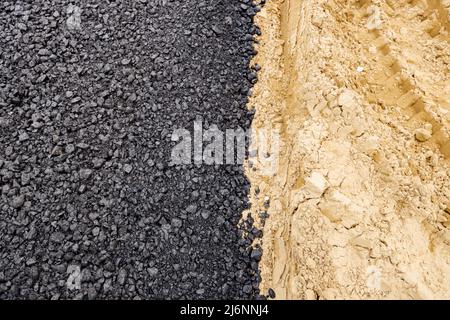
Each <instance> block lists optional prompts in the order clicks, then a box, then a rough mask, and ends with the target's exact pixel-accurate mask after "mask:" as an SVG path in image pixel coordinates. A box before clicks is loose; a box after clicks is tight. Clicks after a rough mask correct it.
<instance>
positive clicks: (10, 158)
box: [0, 0, 261, 299]
mask: <svg viewBox="0 0 450 320" xmlns="http://www.w3.org/2000/svg"><path fill="white" fill-rule="evenodd" d="M69 4H71V5H73V6H71V8H69ZM78 8H79V9H80V11H78ZM256 10H257V7H256V6H255V5H253V4H252V3H251V0H120V1H119V0H86V1H80V0H79V1H69V0H52V1H50V0H37V1H36V0H22V1H19V0H17V1H8V0H6V1H5V0H2V1H0V188H1V190H0V194H1V196H0V299H17V298H19V299H50V298H52V299H58V298H59V299H66V298H69V299H71V298H77V299H100V298H102V299H103V298H106V299H117V298H121V299H153V298H167V299H185V298H190V299H225V298H238V299H240V298H246V299H254V298H259V297H260V296H259V290H258V284H259V281H260V276H259V272H258V260H259V259H260V256H261V253H260V251H259V249H253V252H252V249H251V245H250V244H251V241H252V239H253V238H254V237H258V236H260V234H261V233H260V232H259V231H258V230H256V229H255V228H254V227H252V221H251V219H249V220H247V221H246V222H245V223H244V224H242V223H241V224H240V223H239V219H240V217H241V214H242V211H243V210H244V209H246V208H248V206H249V204H248V200H247V198H248V190H249V183H248V181H247V180H246V178H245V175H244V173H243V169H242V167H241V166H239V165H223V166H207V165H201V166H195V165H188V166H170V165H169V163H170V155H171V150H172V147H173V146H174V145H175V144H176V143H175V142H172V141H171V133H172V132H173V130H174V129H175V128H179V127H185V128H187V129H189V130H192V129H193V121H194V120H195V119H197V120H200V119H201V120H202V121H203V125H204V126H205V127H206V128H207V127H208V126H209V125H211V124H217V125H218V126H219V127H220V128H221V129H226V128H229V129H234V128H237V127H242V128H249V127H250V123H251V120H252V113H251V112H248V111H247V107H246V103H247V99H248V94H249V92H250V88H251V82H254V81H255V79H254V77H255V76H254V72H253V71H251V70H250V69H249V63H250V59H251V57H252V56H253V54H254V50H253V43H252V35H254V34H255V33H257V32H258V30H257V29H256V28H255V27H254V26H253V23H252V18H253V16H254V14H255V12H256ZM77 14H79V18H80V20H77V19H78V18H77ZM78 22H81V24H79V25H77V23H78ZM248 233H250V234H249V235H248ZM78 271H80V273H78ZM77 281H78V283H77Z"/></svg>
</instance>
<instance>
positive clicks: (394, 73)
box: [247, 0, 450, 299]
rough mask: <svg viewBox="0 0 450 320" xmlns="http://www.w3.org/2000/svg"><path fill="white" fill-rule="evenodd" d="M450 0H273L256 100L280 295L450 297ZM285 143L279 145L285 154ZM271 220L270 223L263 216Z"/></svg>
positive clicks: (257, 205) (267, 254)
mask: <svg viewBox="0 0 450 320" xmlns="http://www.w3.org/2000/svg"><path fill="white" fill-rule="evenodd" d="M449 12H450V1H448V0H440V1H438V0H430V1H426V0H418V1H390V0H388V1H376V0H373V1H370V0H367V1H352V0H349V1H338V0H302V1H299V0H285V1H283V0H270V1H268V3H267V4H266V5H265V7H264V9H263V10H262V11H261V12H260V13H259V15H258V17H257V23H258V25H259V26H260V27H261V29H262V32H263V35H262V36H261V37H260V38H259V40H258V41H259V45H258V46H257V50H258V52H259V54H258V56H257V57H256V58H255V61H254V63H255V64H258V65H260V66H261V67H262V69H261V71H260V72H259V82H258V84H257V85H256V87H255V88H254V94H253V97H252V99H251V102H250V107H251V108H253V107H254V108H256V116H255V120H254V123H253V128H254V132H256V134H255V135H258V132H263V131H264V132H272V133H273V132H275V133H278V134H279V139H277V138H276V137H277V135H276V134H274V135H269V138H268V139H255V141H254V143H253V148H254V149H255V150H258V152H259V155H260V154H264V155H265V157H266V158H268V157H269V155H270V156H271V158H270V159H271V160H272V162H271V165H274V163H275V164H276V170H272V171H270V170H269V171H267V170H265V168H266V167H267V163H264V161H262V160H260V158H261V159H263V158H264V157H255V159H250V163H249V166H248V170H247V174H248V177H249V179H250V181H251V183H252V203H253V208H252V212H251V213H252V215H253V216H255V217H258V216H261V213H265V212H267V213H268V215H269V218H268V219H267V220H266V221H265V224H264V234H265V235H264V239H263V240H262V246H263V249H264V255H263V258H262V261H261V264H260V266H261V269H262V277H263V281H262V284H261V289H262V291H263V292H267V290H268V289H269V288H272V289H273V290H274V291H275V292H276V297H277V298H278V299H351V298H373V299H376V298H400V299H435V298H450V229H449V228H450V179H449V176H450V163H449V157H450V142H449V133H448V132H449V131H448V130H449V127H450V45H449V40H450V36H449V31H450V23H449V21H450V20H449ZM277 148H278V150H277ZM261 224H263V221H261Z"/></svg>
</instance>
